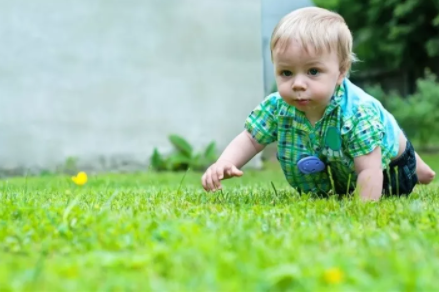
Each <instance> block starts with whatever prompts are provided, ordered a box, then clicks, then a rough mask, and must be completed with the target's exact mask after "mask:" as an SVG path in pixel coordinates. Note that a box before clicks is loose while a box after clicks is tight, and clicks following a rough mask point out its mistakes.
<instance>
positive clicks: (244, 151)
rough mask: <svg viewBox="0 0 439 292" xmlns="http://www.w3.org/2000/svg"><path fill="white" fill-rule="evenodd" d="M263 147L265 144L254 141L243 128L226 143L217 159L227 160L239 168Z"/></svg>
mask: <svg viewBox="0 0 439 292" xmlns="http://www.w3.org/2000/svg"><path fill="white" fill-rule="evenodd" d="M264 148H265V145H262V144H259V143H258V142H256V140H255V139H253V137H252V136H251V135H250V133H249V132H248V131H247V130H243V131H242V132H241V133H240V134H239V135H238V136H236V138H235V139H233V140H232V142H230V144H229V145H227V147H226V149H225V150H224V152H223V153H222V154H221V156H220V157H219V158H218V161H228V162H230V163H231V164H233V165H234V166H236V167H237V168H241V167H243V166H244V165H245V164H246V163H247V162H249V161H250V159H252V158H253V157H254V156H255V155H256V154H258V153H259V152H261V151H262V150H264Z"/></svg>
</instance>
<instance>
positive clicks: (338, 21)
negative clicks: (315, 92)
mask: <svg viewBox="0 0 439 292" xmlns="http://www.w3.org/2000/svg"><path fill="white" fill-rule="evenodd" d="M292 40H296V41H298V42H299V44H300V45H301V46H302V47H303V48H304V49H305V50H309V49H310V48H311V49H314V50H315V52H316V53H317V54H319V53H322V52H325V51H326V52H333V51H334V50H335V52H337V55H338V58H339V60H340V71H342V72H346V73H347V72H348V71H349V70H350V68H351V65H352V63H353V62H355V61H357V58H356V56H355V54H354V53H353V52H352V42H353V41H352V34H351V31H350V30H349V28H348V26H347V24H346V22H345V20H344V19H343V17H342V16H340V15H339V14H337V13H335V12H332V11H329V10H326V9H323V8H319V7H305V8H301V9H297V10H294V11H292V12H290V13H289V14H287V15H286V16H284V17H283V18H282V19H281V20H280V22H279V23H278V24H277V25H276V27H275V28H274V31H273V34H272V36H271V43H270V49H271V55H272V57H273V52H274V50H275V49H282V48H283V49H286V47H287V46H288V45H289V44H290V42H291V41H292Z"/></svg>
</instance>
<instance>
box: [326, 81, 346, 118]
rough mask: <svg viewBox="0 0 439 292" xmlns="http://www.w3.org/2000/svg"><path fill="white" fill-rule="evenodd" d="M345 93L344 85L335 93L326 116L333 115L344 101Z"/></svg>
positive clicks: (338, 87) (327, 108)
mask: <svg viewBox="0 0 439 292" xmlns="http://www.w3.org/2000/svg"><path fill="white" fill-rule="evenodd" d="M344 93H345V87H344V83H342V84H340V85H339V86H337V88H336V89H335V91H334V94H333V95H332V97H331V100H330V102H329V105H328V106H327V107H326V110H325V114H324V116H325V115H327V114H329V113H331V112H332V111H333V110H334V109H335V108H337V107H338V106H339V105H340V101H341V100H342V99H343V96H344Z"/></svg>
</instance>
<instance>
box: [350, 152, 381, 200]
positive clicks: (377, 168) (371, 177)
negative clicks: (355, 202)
mask: <svg viewBox="0 0 439 292" xmlns="http://www.w3.org/2000/svg"><path fill="white" fill-rule="evenodd" d="M354 163H355V170H356V172H357V174H358V178H357V188H358V189H359V190H360V197H361V199H363V200H378V199H379V198H380V197H381V191H382V188H383V170H382V167H381V148H380V147H376V148H375V150H373V151H372V152H371V153H369V154H366V155H361V156H358V157H355V159H354Z"/></svg>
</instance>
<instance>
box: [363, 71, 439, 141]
mask: <svg viewBox="0 0 439 292" xmlns="http://www.w3.org/2000/svg"><path fill="white" fill-rule="evenodd" d="M416 85H417V89H416V92H415V93H414V94H412V95H409V96H408V97H407V98H403V97H401V96H399V95H398V94H396V93H394V92H391V93H389V94H386V93H385V92H384V91H383V90H382V88H381V87H380V86H379V85H373V86H368V87H366V88H365V90H366V91H367V92H368V93H369V94H371V95H372V96H374V97H375V98H376V99H378V100H380V101H381V102H382V104H383V106H384V107H385V108H386V109H387V110H388V111H389V112H391V113H392V114H393V115H394V116H395V118H396V120H397V121H398V123H399V124H400V126H401V127H402V128H403V129H404V131H405V133H406V134H407V136H409V137H410V139H413V140H416V141H417V142H418V143H419V144H420V146H421V148H427V147H429V146H431V145H432V143H433V142H434V141H435V140H436V139H437V138H438V137H439V112H438V111H437V109H438V108H439V83H438V82H437V77H436V75H434V74H433V73H431V72H430V71H428V70H427V71H426V74H425V77H424V78H420V79H418V80H417V82H416Z"/></svg>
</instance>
